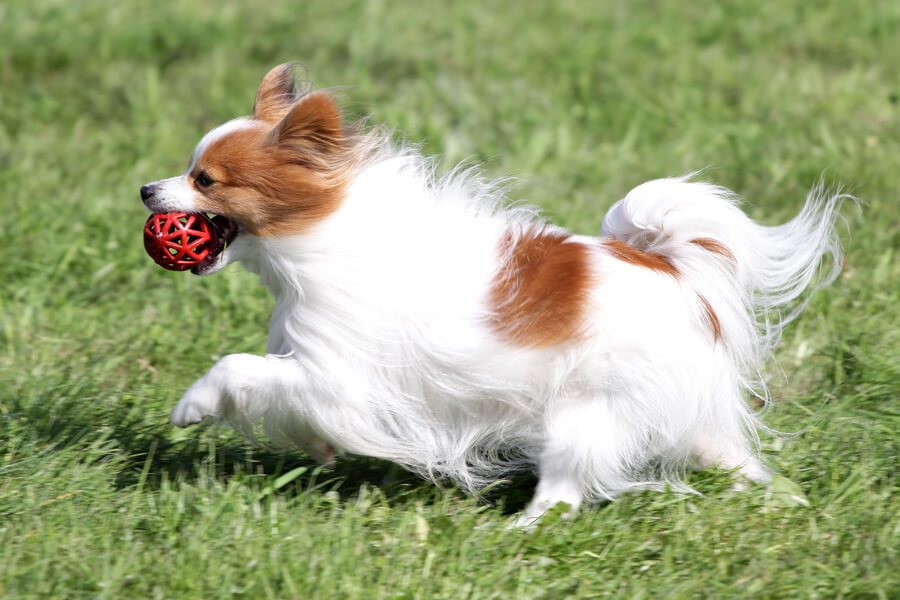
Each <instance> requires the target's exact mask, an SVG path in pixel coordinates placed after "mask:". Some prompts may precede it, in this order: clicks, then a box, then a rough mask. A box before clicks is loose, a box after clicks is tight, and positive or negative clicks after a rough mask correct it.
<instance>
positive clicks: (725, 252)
mask: <svg viewBox="0 0 900 600" xmlns="http://www.w3.org/2000/svg"><path fill="white" fill-rule="evenodd" d="M691 243H692V244H696V245H697V246H700V247H701V248H703V249H704V250H709V251H710V252H713V253H715V254H720V255H722V256H724V257H725V258H727V259H728V260H730V261H731V262H736V261H735V258H734V254H732V253H731V250H729V249H728V248H726V247H725V246H723V245H722V244H720V243H719V242H717V241H716V240H714V239H711V238H697V239H695V240H691Z"/></svg>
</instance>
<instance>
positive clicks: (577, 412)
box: [516, 398, 636, 527]
mask: <svg viewBox="0 0 900 600" xmlns="http://www.w3.org/2000/svg"><path fill="white" fill-rule="evenodd" d="M634 451H636V449H635V448H634V444H633V441H632V439H631V436H630V430H629V428H628V427H627V426H626V425H625V424H624V423H623V422H622V419H621V418H620V417H619V416H617V415H616V414H615V411H614V409H613V407H612V401H610V400H609V399H606V398H595V399H590V400H574V401H573V400H569V399H567V400H564V401H557V402H555V403H554V406H553V407H551V408H550V409H548V414H547V440H546V442H545V444H544V447H543V449H542V450H541V452H540V454H539V455H538V457H537V459H536V461H535V462H536V464H537V471H538V485H537V488H536V489H535V494H534V498H533V499H532V500H531V502H530V503H529V505H528V507H527V508H526V509H525V511H524V512H523V513H522V515H521V516H520V517H519V518H518V519H517V521H516V526H520V527H523V526H524V527H527V526H530V525H533V524H534V523H535V522H536V521H537V520H538V519H539V518H540V517H541V515H543V514H544V513H545V512H547V511H548V510H550V509H551V508H553V507H554V506H555V505H557V504H559V503H561V502H563V503H566V504H568V505H569V508H568V509H567V510H566V512H564V513H563V514H562V517H563V518H564V519H566V518H569V517H571V516H573V515H574V514H575V511H576V510H577V509H578V507H579V506H580V505H581V503H582V501H583V500H584V499H585V498H591V499H602V498H606V499H610V500H611V499H612V498H613V497H614V495H615V492H616V491H617V490H618V489H620V488H621V487H622V484H623V482H624V481H625V480H626V479H627V475H626V473H627V470H628V469H627V467H628V464H629V456H630V454H631V453H632V452H634Z"/></svg>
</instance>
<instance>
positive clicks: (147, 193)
mask: <svg viewBox="0 0 900 600" xmlns="http://www.w3.org/2000/svg"><path fill="white" fill-rule="evenodd" d="M151 196H153V187H151V186H149V185H142V186H141V200H146V199H147V198H150V197H151Z"/></svg>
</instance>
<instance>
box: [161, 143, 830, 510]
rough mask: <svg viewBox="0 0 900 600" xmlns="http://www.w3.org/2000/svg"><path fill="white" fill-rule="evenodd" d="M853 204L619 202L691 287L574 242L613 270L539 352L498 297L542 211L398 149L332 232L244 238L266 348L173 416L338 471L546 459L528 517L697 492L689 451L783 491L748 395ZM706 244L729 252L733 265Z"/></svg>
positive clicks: (635, 235) (669, 192)
mask: <svg viewBox="0 0 900 600" xmlns="http://www.w3.org/2000/svg"><path fill="white" fill-rule="evenodd" d="M840 201H841V197H840V196H833V197H826V196H825V195H824V194H823V193H822V191H821V190H815V191H814V192H813V193H811V195H810V197H809V198H808V199H807V203H806V207H805V208H804V209H803V211H802V212H801V213H800V215H799V216H798V217H797V218H796V219H794V220H793V221H791V222H789V223H787V224H785V225H782V226H780V227H762V226H760V225H757V224H755V223H754V222H753V221H751V220H750V219H749V218H747V217H746V216H745V215H744V213H743V212H741V211H740V210H739V209H738V208H737V207H736V203H735V201H734V198H733V197H732V195H731V194H730V193H729V192H727V191H726V190H723V189H722V188H717V187H714V186H711V185H709V184H705V183H694V182H691V181H689V180H688V178H680V179H662V180H658V181H652V182H649V183H646V184H643V185H641V186H639V187H638V188H636V189H635V190H633V191H632V192H631V193H629V194H628V196H627V197H626V198H625V199H624V200H622V201H620V202H619V203H617V204H616V205H615V206H614V207H613V208H612V209H611V210H610V211H609V213H608V215H607V217H606V220H605V222H604V233H605V234H606V235H607V236H610V237H613V238H616V239H621V240H624V241H627V242H629V243H631V244H633V245H635V246H637V247H638V248H642V249H646V250H648V251H652V252H658V253H660V254H662V255H663V256H665V257H667V259H668V260H670V261H671V262H672V264H674V266H675V267H676V268H677V269H678V271H679V273H680V274H681V276H680V277H679V278H673V277H671V276H670V275H666V274H664V273H659V272H656V271H653V270H650V269H647V268H644V267H639V266H634V265H631V264H628V263H626V262H623V261H621V260H619V259H618V258H615V257H614V256H612V255H611V254H609V253H608V252H606V251H605V250H604V249H603V247H602V245H600V244H598V243H597V239H596V238H590V237H587V236H575V237H573V238H572V242H571V243H580V244H585V245H586V246H588V247H589V248H590V252H591V256H592V269H593V271H594V273H595V275H596V277H595V279H596V285H595V286H594V288H593V289H592V294H591V298H590V303H591V306H590V311H589V325H588V332H587V333H588V335H587V336H586V337H585V339H583V340H580V341H578V342H574V343H571V344H567V345H564V346H561V347H554V348H544V349H532V348H522V347H516V346H513V345H509V344H507V343H504V342H503V341H502V340H501V339H500V338H499V337H498V335H497V333H496V332H495V331H493V330H492V329H491V327H490V324H489V317H490V316H491V314H490V311H491V308H490V306H489V304H488V294H489V290H490V288H491V282H492V280H493V278H494V277H495V275H496V274H497V272H498V270H499V269H500V268H501V267H502V264H501V261H502V256H501V253H500V251H499V248H501V247H502V244H501V241H502V240H503V236H504V235H505V234H506V232H508V231H510V230H511V229H513V230H519V231H521V230H523V229H527V228H529V227H536V226H542V222H541V221H540V218H539V217H538V216H537V215H536V214H535V212H534V211H531V210H529V209H527V208H522V207H519V208H511V207H509V206H508V205H507V204H506V202H505V200H504V196H503V192H502V190H501V189H500V188H498V187H497V186H494V185H491V184H489V183H486V182H484V181H482V180H481V179H480V178H479V176H478V175H477V173H474V172H472V171H464V170H458V171H456V172H455V173H453V174H451V175H450V176H449V177H446V178H443V179H438V178H436V177H435V176H434V174H433V170H432V168H431V167H430V163H428V162H427V161H425V160H424V159H422V158H421V157H419V156H418V155H417V154H416V153H414V152H411V151H405V150H404V151H401V150H394V149H391V148H390V147H387V146H385V148H383V149H382V150H381V151H380V152H379V153H377V154H376V156H375V158H373V159H372V160H371V161H369V162H368V163H366V164H365V165H364V166H363V167H362V168H361V169H360V171H359V173H358V174H357V176H356V178H355V179H354V181H353V184H352V185H351V187H350V189H349V193H348V196H347V198H346V201H345V202H344V203H343V205H342V206H341V208H339V209H338V210H337V212H336V213H335V214H333V215H332V216H330V217H329V218H327V219H326V220H325V221H323V222H322V223H321V224H320V225H319V226H317V227H316V228H315V230H314V231H312V232H310V233H307V234H305V235H302V236H293V237H283V238H274V239H273V238H257V237H253V236H252V235H250V234H249V233H246V232H245V233H242V234H241V235H240V236H239V237H238V239H237V240H236V241H235V243H234V244H232V245H230V246H229V247H228V248H227V249H226V250H225V252H224V254H223V255H222V257H220V260H219V264H218V265H217V268H216V270H218V269H219V268H221V267H223V266H225V265H226V264H228V263H230V262H233V261H236V260H237V261H240V262H242V263H243V264H244V265H245V266H246V267H247V268H248V269H250V270H251V271H253V272H255V273H258V274H259V276H260V281H261V282H262V283H263V284H264V285H265V286H267V287H268V288H269V290H270V291H271V292H272V294H273V295H274V297H275V299H276V304H275V310H274V314H273V315H272V320H271V325H270V330H269V341H268V349H267V351H268V353H269V354H267V355H266V356H264V357H262V356H251V355H231V356H226V357H225V358H223V359H222V360H221V361H219V363H217V364H216V365H215V366H214V367H213V368H212V369H211V370H210V371H209V373H207V375H205V376H204V377H203V378H202V379H200V380H199V381H198V382H197V383H195V384H194V385H193V386H192V387H191V388H190V389H189V390H188V391H187V393H186V394H185V395H184V397H183V398H182V399H181V401H180V402H179V404H178V406H177V407H176V408H175V410H174V412H173V413H172V422H173V423H175V424H176V425H179V426H186V425H189V424H192V423H196V422H199V421H200V420H201V419H202V418H203V417H205V416H208V415H214V416H217V417H221V418H224V419H226V420H228V421H229V422H231V423H233V424H235V425H236V426H238V427H240V428H242V429H243V430H244V431H245V432H247V433H248V434H250V435H254V434H255V433H256V428H257V426H258V425H260V424H261V427H262V429H263V430H264V432H265V434H266V435H267V436H268V437H269V438H270V439H272V440H273V441H275V442H277V443H282V444H294V445H297V446H300V447H303V448H306V449H307V450H309V451H310V452H312V453H313V454H314V455H316V456H318V457H319V458H322V459H323V460H327V459H328V458H329V456H328V448H329V445H333V446H335V447H337V448H340V449H343V450H346V451H349V452H352V453H358V454H364V455H369V456H376V457H381V458H384V459H388V460H391V461H394V462H397V463H399V464H401V465H403V466H405V467H406V468H409V469H412V470H414V471H416V472H419V473H421V474H422V475H424V476H426V477H429V478H444V477H446V478H450V479H452V480H454V481H456V482H457V483H458V484H459V485H461V486H462V487H464V488H466V489H470V490H471V489H477V488H478V487H479V486H482V485H484V484H485V483H487V482H489V481H492V480H495V479H497V478H498V477H501V476H502V475H503V474H504V473H506V472H508V471H509V470H510V469H514V468H520V467H523V466H534V467H536V469H537V471H538V474H539V484H538V487H537V491H536V494H535V499H534V500H533V502H532V504H531V505H530V506H529V507H528V509H527V510H526V511H525V513H524V514H523V515H522V516H521V517H520V520H519V523H521V524H528V523H531V522H533V521H534V520H535V519H537V518H538V517H539V516H540V515H541V514H542V513H543V512H544V511H546V510H547V509H548V508H550V507H552V506H553V505H554V504H556V503H557V502H560V501H561V502H566V503H568V504H570V505H571V508H572V510H574V509H576V508H577V506H578V505H579V504H580V502H581V501H582V500H583V499H587V500H597V499H612V498H614V497H615V496H616V495H617V494H619V493H621V492H623V491H627V490H630V489H635V488H639V487H648V486H649V487H654V486H659V485H660V484H661V483H669V484H672V485H674V486H675V487H676V488H678V489H688V488H686V486H684V485H683V484H681V483H680V482H679V474H680V473H681V472H682V470H683V468H684V467H685V466H686V465H688V464H689V463H690V461H691V460H692V459H694V460H697V461H699V462H700V463H701V464H702V465H704V466H705V465H711V464H719V465H721V466H724V467H726V468H729V469H737V470H739V471H740V473H742V474H743V475H745V476H746V477H748V478H750V479H752V480H755V481H765V480H767V479H768V477H769V475H768V471H767V470H766V468H765V467H764V466H763V465H762V464H761V463H760V461H759V460H758V458H757V457H756V451H755V443H756V431H757V428H758V427H759V423H758V421H757V418H756V416H755V415H754V413H753V412H752V411H751V410H750V408H748V406H747V404H746V403H745V401H744V397H743V395H744V394H745V393H747V392H753V393H756V394H758V395H760V396H763V397H765V389H764V385H763V382H762V379H761V376H760V370H761V367H762V365H763V363H764V361H765V360H766V358H767V356H768V354H769V351H770V350H771V348H772V346H773V345H774V343H775V342H776V341H777V337H778V333H779V332H780V330H781V327H782V325H783V323H784V322H785V321H786V320H788V319H789V318H792V317H793V316H795V315H796V310H795V308H796V307H800V306H802V301H803V300H802V298H801V296H802V294H803V292H804V290H806V289H807V288H808V287H809V285H810V283H811V282H812V280H813V279H814V276H815V274H816V272H817V270H818V267H819V263H820V260H821V258H822V256H823V255H824V254H828V253H830V254H831V255H832V256H833V259H834V260H833V262H832V263H831V265H830V268H829V269H828V270H827V272H826V274H825V278H824V281H830V279H832V278H833V277H834V276H835V275H836V274H837V272H838V270H839V268H840V264H841V263H840V251H839V247H838V244H837V240H836V238H835V233H834V219H835V217H836V215H837V210H838V208H839V204H840ZM696 238H709V239H713V240H717V241H718V242H720V243H721V244H722V245H723V246H725V247H727V248H728V249H729V250H730V251H731V253H733V254H734V257H735V258H736V264H732V262H731V261H729V260H728V259H727V258H726V257H723V256H721V255H719V254H716V253H713V252H710V251H709V250H707V249H704V248H702V247H700V246H698V245H697V244H694V243H691V240H693V239H696ZM701 294H702V296H703V297H704V298H706V300H707V301H708V302H709V304H710V305H711V307H712V308H713V310H714V311H715V313H716V315H717V316H718V318H719V320H720V322H721V329H722V339H720V340H718V341H716V340H714V338H713V335H712V332H711V326H710V323H708V322H707V321H706V317H705V314H704V312H703V309H702V305H701V303H700V301H699V295H701ZM798 301H799V302H800V304H796V302H798ZM791 302H794V303H795V308H788V309H787V312H786V313H785V314H784V315H780V314H779V313H778V311H779V309H780V308H781V307H783V306H786V305H790V303H791Z"/></svg>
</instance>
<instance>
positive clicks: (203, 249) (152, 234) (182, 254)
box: [144, 212, 237, 271]
mask: <svg viewBox="0 0 900 600" xmlns="http://www.w3.org/2000/svg"><path fill="white" fill-rule="evenodd" d="M236 229H237V228H236V227H235V225H234V223H232V222H231V221H230V220H228V219H226V218H225V217H222V216H218V215H217V216H216V217H214V218H213V219H209V218H207V217H206V216H204V215H201V214H195V213H184V212H172V213H156V214H152V215H150V218H148V219H147V222H146V223H145V224H144V248H145V249H146V250H147V254H149V255H150V258H152V259H153V260H154V262H156V264H158V265H159V266H161V267H162V268H164V269H168V270H169V271H186V270H188V269H193V268H195V267H198V266H200V267H201V270H202V266H203V265H205V264H207V263H211V262H212V261H214V260H215V259H216V257H217V256H218V255H219V254H221V252H222V250H224V249H225V246H226V244H228V243H229V242H230V241H231V240H232V239H233V238H234V235H235V233H236Z"/></svg>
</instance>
